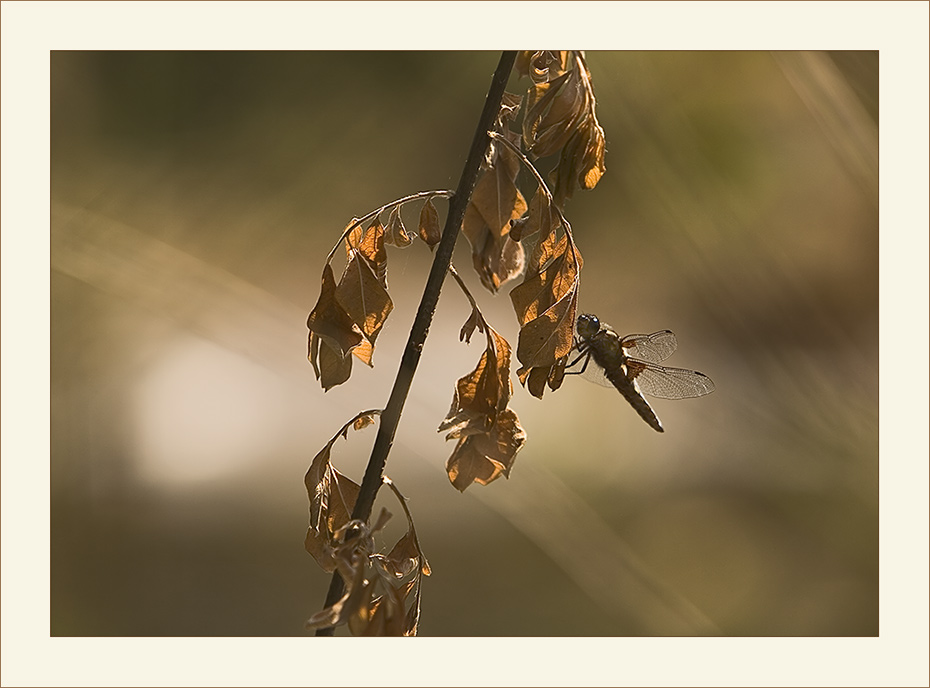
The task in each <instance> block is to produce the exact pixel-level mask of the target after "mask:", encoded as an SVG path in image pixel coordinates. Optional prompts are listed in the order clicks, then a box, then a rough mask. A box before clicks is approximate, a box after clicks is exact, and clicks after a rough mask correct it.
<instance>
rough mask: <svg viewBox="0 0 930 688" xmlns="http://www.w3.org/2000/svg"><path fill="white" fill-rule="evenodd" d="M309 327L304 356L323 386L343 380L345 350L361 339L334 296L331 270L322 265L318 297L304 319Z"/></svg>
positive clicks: (347, 370)
mask: <svg viewBox="0 0 930 688" xmlns="http://www.w3.org/2000/svg"><path fill="white" fill-rule="evenodd" d="M307 327H308V328H309V329H310V338H309V342H308V347H307V348H308V351H307V356H308V358H309V359H310V363H311V365H312V366H313V371H314V372H315V373H316V376H317V379H318V380H320V383H321V384H322V385H323V389H326V390H328V389H330V388H332V387H334V386H335V385H338V384H341V383H343V382H345V381H346V380H347V379H348V378H349V374H350V373H351V371H352V361H351V359H349V358H348V353H349V352H350V351H352V350H353V349H355V348H356V347H357V346H359V345H360V344H361V343H362V341H363V340H364V339H365V336H364V335H363V334H362V330H361V328H360V327H359V326H358V325H357V324H356V323H355V321H354V319H353V318H352V316H350V315H349V314H348V313H347V312H346V309H345V307H344V306H343V305H342V304H341V303H340V302H339V300H338V299H337V298H336V281H335V278H334V277H333V269H332V267H331V266H330V265H329V264H327V265H325V266H324V267H323V279H322V287H321V288H320V298H319V299H318V300H317V303H316V306H314V307H313V310H312V311H310V316H309V317H308V318H307Z"/></svg>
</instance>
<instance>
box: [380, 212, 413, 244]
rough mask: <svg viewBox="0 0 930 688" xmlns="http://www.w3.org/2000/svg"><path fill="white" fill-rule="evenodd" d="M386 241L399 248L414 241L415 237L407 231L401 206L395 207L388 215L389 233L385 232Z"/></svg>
mask: <svg viewBox="0 0 930 688" xmlns="http://www.w3.org/2000/svg"><path fill="white" fill-rule="evenodd" d="M384 243H386V244H391V245H392V246H397V247H398V248H405V247H407V246H410V244H412V243H413V237H412V236H411V235H410V234H408V233H407V228H406V227H405V226H404V220H403V218H402V217H401V215H400V208H399V207H395V208H394V210H392V211H391V214H390V215H389V216H388V223H387V234H385V237H384Z"/></svg>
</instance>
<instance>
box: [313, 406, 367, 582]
mask: <svg viewBox="0 0 930 688" xmlns="http://www.w3.org/2000/svg"><path fill="white" fill-rule="evenodd" d="M379 414H380V411H366V412H364V413H360V414H358V415H357V416H356V417H355V418H353V419H352V420H350V421H349V422H348V423H346V424H345V425H343V426H342V428H340V430H339V432H337V433H336V434H335V435H333V437H332V438H331V439H330V440H329V441H328V442H327V443H326V445H325V446H324V447H323V448H322V449H321V450H320V451H319V452H317V454H316V456H315V457H314V458H313V461H312V462H311V463H310V468H309V469H308V470H307V473H306V475H305V476H304V486H305V487H306V488H307V497H308V498H309V500H310V524H309V528H308V531H307V538H306V542H305V546H306V548H307V551H308V552H309V553H310V554H312V555H313V557H314V559H316V560H317V563H318V564H319V565H320V566H321V567H322V568H323V569H324V570H325V571H330V572H331V571H333V570H334V569H335V568H336V559H335V556H334V554H335V549H336V548H337V547H338V542H337V534H338V533H339V532H340V531H341V530H342V529H343V528H345V527H346V525H347V524H348V523H349V521H350V520H351V515H352V509H353V508H355V501H356V500H357V499H358V493H359V489H360V487H359V485H358V484H357V483H355V482H354V481H352V480H351V479H349V478H347V477H346V476H345V475H343V474H342V473H340V472H339V471H337V470H336V469H335V468H334V467H333V465H332V463H331V461H330V455H331V452H332V448H333V445H334V444H335V443H336V440H338V439H339V438H340V437H343V438H346V439H347V438H348V433H349V428H350V427H352V428H355V429H356V430H360V429H362V428H364V427H367V426H368V425H370V424H372V423H373V422H374V417H375V416H376V415H379Z"/></svg>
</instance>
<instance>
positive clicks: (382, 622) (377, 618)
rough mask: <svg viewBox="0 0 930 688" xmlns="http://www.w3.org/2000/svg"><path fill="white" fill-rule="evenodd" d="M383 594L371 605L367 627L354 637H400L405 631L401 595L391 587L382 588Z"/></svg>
mask: <svg viewBox="0 0 930 688" xmlns="http://www.w3.org/2000/svg"><path fill="white" fill-rule="evenodd" d="M382 587H383V589H384V593H383V594H382V595H381V597H380V598H379V599H378V600H377V601H376V604H372V605H371V616H370V619H369V620H368V623H367V625H366V626H365V627H364V628H363V629H359V632H356V631H353V633H354V634H355V635H363V636H402V635H404V631H405V629H406V623H405V620H406V614H405V609H404V600H403V597H402V596H401V593H400V592H399V591H398V590H397V589H396V588H395V587H394V586H392V585H384V586H382Z"/></svg>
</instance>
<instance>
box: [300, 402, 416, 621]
mask: <svg viewBox="0 0 930 688" xmlns="http://www.w3.org/2000/svg"><path fill="white" fill-rule="evenodd" d="M363 418H364V416H359V417H358V418H356V419H354V420H353V421H350V422H349V423H347V424H346V425H345V426H343V428H342V430H341V431H340V432H339V433H337V435H336V437H337V438H338V437H339V436H340V435H344V434H345V433H346V432H347V430H348V428H349V427H350V426H351V427H357V426H358V425H359V422H360V421H363ZM368 420H369V421H370V418H368ZM334 440H335V438H334ZM334 440H333V441H334ZM330 444H332V441H331V442H330ZM384 483H385V484H387V485H388V486H389V487H390V488H391V490H392V491H393V492H394V494H395V496H396V497H397V499H398V500H399V501H400V504H401V507H402V508H403V510H404V513H405V514H406V516H407V526H408V527H407V532H406V533H405V534H404V535H403V536H402V537H401V538H400V539H399V540H398V541H397V543H396V544H395V545H394V547H393V548H392V549H391V551H390V552H389V553H388V554H387V555H383V554H379V553H375V552H374V538H373V536H374V534H375V533H377V532H378V531H380V530H381V529H382V528H383V527H384V525H385V524H386V523H387V520H388V519H389V518H390V514H389V513H388V512H387V510H385V509H382V510H381V514H380V516H379V518H378V520H377V522H376V523H375V525H374V526H373V527H369V526H368V524H367V523H362V522H360V521H349V522H347V523H346V524H345V525H343V526H342V528H341V529H339V530H337V531H336V532H335V533H334V537H335V538H336V539H339V540H341V539H342V538H341V536H342V535H343V534H344V532H345V531H346V530H348V529H350V528H351V529H353V532H354V535H355V537H353V538H346V539H345V541H340V542H338V543H336V544H334V545H333V546H332V547H331V548H330V549H331V550H332V551H333V556H332V559H333V560H334V561H335V563H336V565H337V568H338V570H339V574H340V576H342V579H343V581H344V582H345V584H346V591H345V594H344V595H343V596H342V598H340V599H339V600H338V601H337V602H336V603H335V604H333V605H332V606H331V607H328V608H326V609H324V610H322V611H320V612H318V613H317V614H315V615H313V616H312V617H311V618H310V619H309V620H308V621H307V624H306V625H307V628H308V629H316V628H327V627H331V626H341V625H344V624H346V625H348V628H349V631H350V632H351V633H352V634H353V635H357V636H359V635H374V636H384V635H393V636H401V635H416V633H417V626H418V623H419V618H420V589H421V582H422V577H423V576H428V575H429V574H430V570H429V564H428V563H427V561H426V557H425V556H423V552H422V550H421V549H420V543H419V540H418V539H417V535H416V529H415V527H414V524H413V517H412V516H411V514H410V510H409V509H408V508H407V504H406V500H405V498H404V496H403V495H402V494H401V493H400V491H399V490H398V489H397V487H396V486H395V485H394V484H393V483H392V482H391V481H390V480H388V479H387V478H385V479H384Z"/></svg>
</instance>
